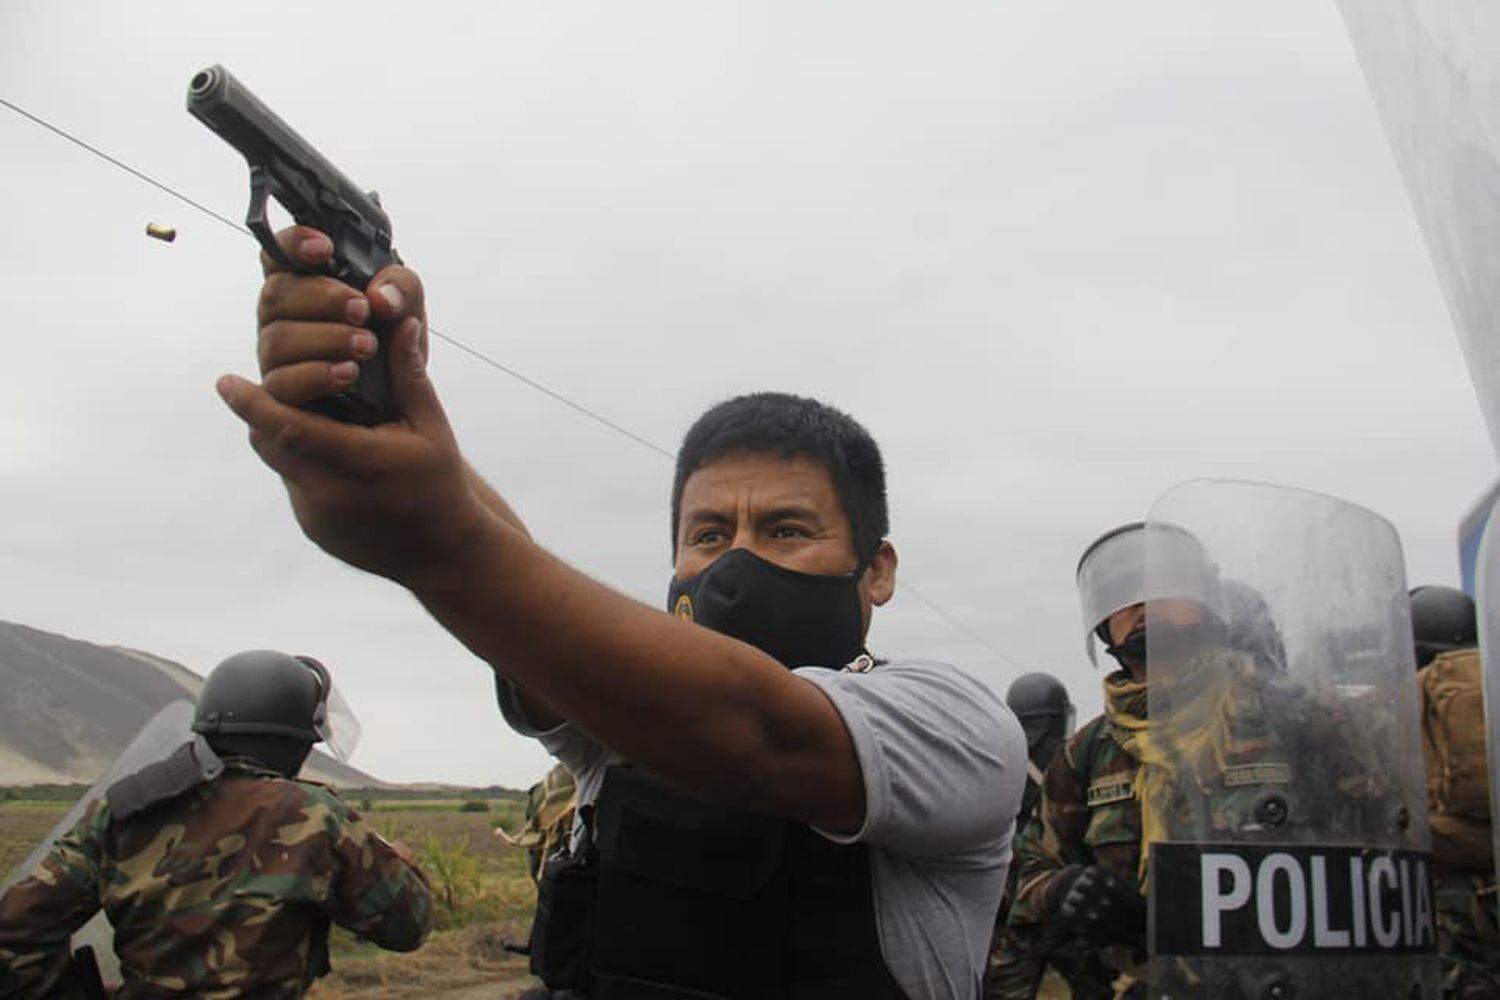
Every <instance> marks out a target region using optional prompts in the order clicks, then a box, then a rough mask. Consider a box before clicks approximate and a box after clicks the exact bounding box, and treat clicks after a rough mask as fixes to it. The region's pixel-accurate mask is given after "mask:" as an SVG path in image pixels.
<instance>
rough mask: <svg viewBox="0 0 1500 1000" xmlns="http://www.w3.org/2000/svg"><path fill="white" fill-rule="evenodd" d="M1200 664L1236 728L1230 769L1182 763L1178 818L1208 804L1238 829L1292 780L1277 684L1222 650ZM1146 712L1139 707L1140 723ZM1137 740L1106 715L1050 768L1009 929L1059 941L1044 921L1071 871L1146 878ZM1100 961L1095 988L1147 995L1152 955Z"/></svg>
mask: <svg viewBox="0 0 1500 1000" xmlns="http://www.w3.org/2000/svg"><path fill="white" fill-rule="evenodd" d="M1200 657H1201V660H1200V662H1199V663H1198V664H1197V666H1196V667H1195V669H1194V671H1193V672H1192V674H1191V676H1192V677H1193V678H1195V680H1194V681H1192V683H1194V684H1197V683H1199V682H1200V681H1201V682H1202V685H1203V688H1204V690H1205V691H1209V690H1210V686H1211V685H1214V684H1216V683H1217V684H1218V685H1222V687H1220V688H1219V690H1221V691H1223V692H1225V694H1226V696H1227V702H1226V704H1227V710H1228V713H1229V718H1230V720H1231V722H1230V725H1229V726H1228V727H1227V730H1226V732H1225V734H1224V742H1223V745H1222V746H1221V747H1219V751H1220V752H1222V757H1223V760H1224V762H1225V767H1224V768H1223V770H1222V771H1221V770H1219V769H1218V767H1217V766H1216V765H1215V766H1213V767H1211V768H1208V767H1205V766H1204V762H1205V761H1207V760H1209V759H1212V758H1214V757H1215V756H1216V755H1215V754H1210V753H1207V752H1205V753H1203V754H1202V756H1201V757H1200V758H1199V759H1198V760H1196V761H1189V760H1186V759H1185V760H1183V761H1182V763H1181V765H1180V767H1179V770H1180V772H1181V773H1179V774H1178V775H1177V781H1178V783H1179V787H1181V788H1183V789H1184V790H1187V791H1188V794H1184V795H1178V796H1176V802H1175V805H1174V806H1173V807H1172V808H1173V809H1174V811H1175V812H1181V813H1182V814H1181V815H1175V816H1174V820H1175V821H1176V822H1183V821H1185V819H1186V813H1185V810H1187V809H1189V808H1190V804H1191V802H1192V800H1193V799H1195V798H1200V797H1201V798H1206V799H1207V800H1208V802H1209V803H1210V810H1209V811H1210V816H1211V820H1212V822H1213V824H1214V825H1215V826H1216V827H1225V828H1237V827H1239V826H1240V825H1241V824H1242V823H1243V822H1244V821H1245V819H1246V816H1247V813H1248V812H1249V811H1250V810H1251V809H1252V808H1253V803H1254V802H1255V801H1256V800H1257V799H1258V798H1259V797H1260V796H1261V794H1262V792H1263V791H1264V789H1265V788H1266V786H1267V785H1280V786H1285V785H1287V784H1288V783H1289V782H1290V769H1289V768H1288V766H1287V764H1286V763H1285V761H1286V759H1287V756H1286V752H1285V748H1284V747H1283V746H1282V743H1281V740H1280V739H1279V732H1280V731H1279V729H1278V731H1277V732H1276V733H1273V732H1272V731H1271V728H1270V725H1269V723H1270V720H1271V718H1272V717H1273V716H1274V713H1275V711H1276V708H1275V707H1274V706H1273V705H1272V702H1273V700H1274V698H1275V697H1276V695H1275V693H1274V692H1275V691H1276V689H1277V681H1276V680H1275V679H1273V678H1268V677H1266V676H1265V675H1264V674H1262V673H1261V672H1260V671H1259V670H1258V669H1257V668H1256V667H1255V666H1253V665H1252V664H1251V663H1250V661H1249V660H1248V658H1247V657H1245V656H1243V655H1242V654H1238V653H1234V652H1232V651H1227V650H1217V651H1211V652H1207V653H1203V654H1200ZM1125 680H1126V677H1125V675H1124V673H1123V672H1118V671H1117V672H1116V673H1114V674H1111V675H1110V677H1109V678H1108V679H1107V680H1106V687H1108V686H1109V685H1110V684H1111V683H1118V682H1123V681H1125ZM1144 708H1145V706H1144V705H1141V706H1139V709H1140V711H1139V712H1138V714H1139V715H1141V717H1144ZM1162 738H1163V735H1158V737H1157V739H1158V740H1160V739H1162ZM1129 742H1130V740H1129V736H1128V734H1127V733H1126V731H1125V730H1123V729H1121V728H1120V726H1119V725H1118V724H1117V723H1116V722H1115V721H1114V720H1112V719H1111V718H1110V717H1109V715H1108V714H1105V715H1100V716H1097V717H1096V718H1094V719H1093V720H1091V721H1090V722H1089V723H1088V724H1087V725H1085V726H1084V727H1083V728H1081V729H1080V730H1079V731H1078V732H1077V733H1075V734H1074V735H1073V737H1072V738H1071V739H1070V740H1068V742H1067V743H1066V744H1065V745H1064V747H1063V751H1062V753H1060V754H1058V755H1057V756H1056V757H1054V758H1053V760H1052V763H1051V764H1050V765H1048V767H1047V771H1046V774H1045V777H1044V781H1043V785H1042V801H1041V803H1040V805H1039V806H1038V809H1037V812H1036V816H1035V817H1034V818H1033V820H1032V822H1031V823H1030V824H1029V825H1028V826H1027V827H1026V829H1025V830H1024V831H1022V833H1021V835H1020V836H1019V837H1018V838H1017V840H1016V845H1015V858H1016V861H1015V863H1016V865H1017V866H1018V868H1019V874H1018V877H1017V885H1016V897H1015V901H1014V902H1013V903H1012V904H1011V913H1010V922H1011V925H1012V927H1013V929H1015V931H1016V932H1017V935H1018V937H1021V938H1023V939H1024V940H1026V941H1028V942H1031V943H1032V946H1033V947H1038V948H1042V947H1048V946H1051V945H1052V944H1053V943H1054V942H1052V941H1050V940H1049V937H1051V935H1049V933H1048V928H1047V927H1046V926H1045V924H1044V921H1046V920H1047V919H1048V917H1049V916H1050V914H1049V913H1048V906H1049V903H1050V902H1051V901H1050V900H1049V898H1048V897H1049V894H1050V893H1051V890H1052V889H1053V887H1054V885H1055V884H1056V883H1057V879H1058V878H1059V877H1060V876H1062V875H1063V873H1064V870H1065V869H1067V868H1068V867H1069V866H1072V865H1098V866H1100V867H1102V868H1105V869H1107V870H1108V871H1111V872H1113V873H1115V874H1116V875H1118V876H1120V877H1121V878H1124V879H1126V880H1128V881H1130V882H1132V883H1135V882H1137V881H1139V879H1140V875H1141V872H1142V867H1141V839H1142V817H1141V804H1140V801H1139V799H1138V798H1137V772H1139V771H1140V770H1141V768H1142V766H1143V765H1142V762H1141V760H1140V758H1139V757H1137V756H1136V755H1135V754H1133V753H1132V752H1131V751H1129V750H1127V749H1126V744H1127V743H1129ZM1164 818H1165V817H1164ZM1094 958H1095V959H1096V960H1097V964H1096V965H1094V966H1093V967H1092V968H1086V969H1085V970H1084V971H1085V972H1086V973H1092V974H1093V978H1094V981H1095V983H1096V984H1097V982H1098V980H1099V979H1100V978H1102V979H1103V980H1104V981H1109V980H1110V979H1113V980H1114V990H1115V992H1116V995H1122V996H1144V995H1145V986H1144V983H1143V982H1141V981H1140V980H1141V979H1142V978H1143V977H1144V975H1145V963H1144V959H1145V956H1144V955H1140V954H1132V953H1131V950H1130V949H1129V948H1125V947H1120V946H1111V947H1108V948H1101V949H1098V950H1097V951H1096V952H1094ZM1091 988H1097V985H1096V986H1094V987H1091ZM1077 989H1078V988H1077V987H1075V991H1076V990H1077ZM1079 995H1084V996H1088V995H1097V994H1090V993H1088V992H1084V993H1081V994H1079ZM1104 995H1106V996H1107V995H1109V993H1107V992H1106V993H1105V994H1104Z"/></svg>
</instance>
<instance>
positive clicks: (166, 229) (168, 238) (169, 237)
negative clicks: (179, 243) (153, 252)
mask: <svg viewBox="0 0 1500 1000" xmlns="http://www.w3.org/2000/svg"><path fill="white" fill-rule="evenodd" d="M146 235H147V236H152V237H155V238H156V239H159V240H161V241H162V242H163V243H171V242H172V241H173V240H175V239H176V238H177V230H175V229H173V228H172V227H171V226H159V225H157V224H156V223H154V222H148V223H146Z"/></svg>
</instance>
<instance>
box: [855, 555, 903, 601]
mask: <svg viewBox="0 0 1500 1000" xmlns="http://www.w3.org/2000/svg"><path fill="white" fill-rule="evenodd" d="M861 583H862V585H863V586H864V587H865V588H866V593H868V594H869V596H870V603H871V604H872V605H874V606H875V607H877V608H878V607H880V606H881V605H882V604H884V603H885V602H886V601H889V600H890V599H891V596H892V595H893V594H895V593H896V547H895V546H894V545H892V544H891V543H890V542H889V541H882V542H881V543H880V548H878V549H876V550H875V555H874V557H873V558H871V560H870V565H869V567H868V568H866V570H865V576H864V579H863V580H862V581H861Z"/></svg>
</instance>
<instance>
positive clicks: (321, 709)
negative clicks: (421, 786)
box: [0, 650, 432, 1000]
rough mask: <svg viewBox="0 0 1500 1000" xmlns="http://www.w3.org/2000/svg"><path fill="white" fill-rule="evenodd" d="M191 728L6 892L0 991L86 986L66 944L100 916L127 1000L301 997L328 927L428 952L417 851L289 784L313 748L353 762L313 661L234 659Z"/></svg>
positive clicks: (321, 962)
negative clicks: (108, 927)
mask: <svg viewBox="0 0 1500 1000" xmlns="http://www.w3.org/2000/svg"><path fill="white" fill-rule="evenodd" d="M164 714H165V713H164ZM158 718H161V716H159V717H158ZM191 730H192V731H191V732H190V733H188V734H185V735H186V736H187V737H189V738H188V739H186V741H185V742H182V743H181V744H180V745H178V746H177V748H176V749H175V750H174V751H172V752H171V753H170V754H168V755H167V756H166V757H164V758H161V759H157V760H154V761H150V762H146V763H144V764H143V766H141V767H139V769H137V770H134V771H133V772H132V773H129V774H127V775H126V776H125V777H124V778H121V779H120V780H118V781H115V782H114V783H113V784H111V785H109V786H108V788H107V789H106V790H105V791H104V793H103V794H102V795H101V796H99V797H97V798H94V799H93V800H92V801H91V802H89V804H88V806H87V809H86V810H85V812H84V815H83V818H82V819H81V820H80V821H79V822H78V823H77V824H76V825H75V826H74V827H73V828H72V829H71V830H69V831H67V832H66V833H65V834H63V835H62V836H61V837H60V838H59V839H58V840H57V841H56V843H55V844H54V845H53V847H52V849H51V851H50V853H48V854H47V855H46V856H45V858H44V859H43V860H42V862H41V864H40V866H39V867H38V869H37V870H35V871H34V872H33V873H31V874H30V875H28V876H27V877H25V878H22V879H21V880H20V881H19V882H17V883H16V884H15V885H14V886H12V887H11V888H10V889H9V890H8V891H7V892H6V893H5V894H4V896H0V995H5V996H13V995H14V996H35V997H50V996H57V995H68V994H69V992H70V991H71V990H75V989H78V988H80V987H82V985H83V984H81V983H78V982H76V981H74V980H73V970H72V966H71V964H70V953H69V940H70V937H71V935H72V934H73V932H74V931H75V930H77V929H78V928H79V927H80V926H82V925H83V924H84V923H85V922H87V921H88V920H89V919H90V918H91V917H93V916H94V914H95V913H96V912H97V911H98V910H99V909H100V908H102V909H103V910H104V912H105V914H106V915H107V916H108V918H109V922H110V924H112V925H113V927H114V940H113V946H114V951H115V953H116V955H117V956H118V957H119V960H120V967H121V970H122V972H123V974H124V977H125V984H124V986H123V988H122V989H121V991H120V993H119V994H118V996H119V997H121V998H125V1000H129V998H132V997H147V996H164V995H167V994H168V993H170V994H171V995H174V996H178V995H206V994H209V993H212V994H213V995H215V996H224V997H236V996H278V997H298V996H301V995H302V994H303V993H304V992H305V991H306V989H307V988H308V986H309V985H310V984H311V982H312V981H313V979H315V978H316V977H317V976H320V975H322V974H324V973H326V972H327V971H328V953H327V938H328V929H329V925H330V924H331V923H337V924H339V925H340V926H342V927H345V928H347V929H349V930H351V931H353V932H354V933H355V934H357V935H359V936H360V937H363V938H365V939H367V940H369V941H372V942H374V943H375V944H377V945H380V946H381V947H384V948H388V949H392V950H396V951H409V950H411V949H414V948H416V947H417V946H418V945H420V944H421V942H422V940H423V939H424V938H425V937H426V935H427V933H428V931H430V930H431V928H432V896H431V891H430V889H429V887H428V885H427V880H426V878H425V876H424V875H423V874H422V873H421V871H420V870H419V869H418V868H417V867H416V866H415V864H414V863H413V862H412V860H411V857H410V854H409V853H408V852H406V850H405V849H404V848H401V847H398V846H395V845H392V844H389V843H387V842H386V841H385V840H383V839H382V838H381V837H380V836H379V835H378V834H377V833H376V832H375V831H374V830H373V829H371V828H370V827H369V826H367V825H366V824H365V822H364V821H363V820H362V819H361V818H360V817H359V815H358V814H357V813H355V812H354V811H353V810H352V809H350V808H349V807H347V806H346V805H344V804H343V802H341V801H340V800H339V798H338V796H337V795H335V794H334V792H333V790H332V789H330V788H327V787H325V786H323V785H319V784H315V783H313V782H308V781H300V780H297V778H296V775H297V773H298V772H299V771H300V770H301V768H302V764H303V762H304V760H305V759H306V758H307V755H308V754H309V753H310V752H311V750H312V747H313V745H314V744H315V743H320V742H321V743H324V744H325V745H326V746H328V748H329V749H330V750H331V751H333V752H335V753H346V752H347V750H348V749H349V748H350V747H351V746H352V741H353V739H354V738H356V737H357V728H356V727H355V726H354V725H353V717H352V715H351V714H349V713H348V712H347V708H346V707H345V706H343V702H342V699H341V698H339V697H338V695H337V693H336V692H335V691H334V690H333V685H332V680H331V678H330V676H329V673H328V670H327V669H326V668H325V667H324V666H323V665H322V664H321V663H319V662H318V661H317V660H314V659H313V658H311V657H306V656H289V655H287V654H285V653H278V652H272V651H268V650H252V651H248V652H243V653H237V654H235V655H234V656H231V657H229V658H228V659H226V660H225V661H223V662H222V663H221V664H219V665H218V666H217V667H216V668H215V669H214V670H213V672H212V673H210V674H209V676H208V678H207V679H206V680H205V681H204V682H203V686H202V689H201V691H200V693H199V697H198V701H197V706H196V709H195V711H194V715H193V721H192V723H191ZM164 866H168V867H164ZM164 871H171V872H172V873H174V874H172V876H171V877H170V878H165V877H162V873H163V872H164Z"/></svg>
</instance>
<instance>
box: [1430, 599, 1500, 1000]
mask: <svg viewBox="0 0 1500 1000" xmlns="http://www.w3.org/2000/svg"><path fill="white" fill-rule="evenodd" d="M1410 600H1411V627H1412V638H1413V644H1414V647H1415V648H1414V652H1415V654H1416V662H1417V684H1418V690H1419V691H1420V693H1421V706H1422V751H1423V758H1424V761H1425V764H1426V770H1427V806H1428V813H1429V820H1430V823H1431V826H1432V854H1433V860H1434V862H1435V866H1434V870H1433V904H1434V909H1435V911H1436V916H1437V927H1438V954H1439V957H1440V959H1441V961H1442V964H1443V990H1444V993H1443V995H1444V996H1451V997H1463V998H1469V997H1489V996H1496V995H1500V927H1497V926H1496V920H1495V864H1494V853H1493V849H1492V840H1491V824H1492V823H1493V817H1492V816H1491V815H1490V795H1489V762H1488V760H1487V758H1486V753H1485V733H1484V725H1485V721H1484V700H1483V687H1482V675H1483V669H1482V666H1481V663H1480V658H1479V649H1478V648H1477V647H1478V645H1479V634H1478V620H1477V616H1476V614H1475V607H1474V602H1473V601H1472V600H1471V599H1470V598H1469V595H1468V594H1465V593H1464V592H1463V591H1461V590H1455V589H1454V588H1452V587H1442V586H1433V585H1428V586H1422V587H1416V588H1413V590H1412V591H1411V594H1410Z"/></svg>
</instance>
